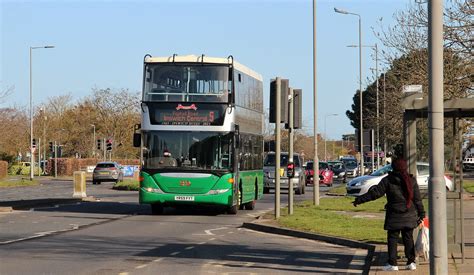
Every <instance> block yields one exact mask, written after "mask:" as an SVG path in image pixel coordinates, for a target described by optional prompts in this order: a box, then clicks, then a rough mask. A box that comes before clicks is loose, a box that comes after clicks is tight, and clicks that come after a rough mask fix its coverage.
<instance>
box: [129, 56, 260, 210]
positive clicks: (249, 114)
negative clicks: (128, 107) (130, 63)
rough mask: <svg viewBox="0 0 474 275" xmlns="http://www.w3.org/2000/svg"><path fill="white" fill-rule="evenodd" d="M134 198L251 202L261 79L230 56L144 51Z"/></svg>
mask: <svg viewBox="0 0 474 275" xmlns="http://www.w3.org/2000/svg"><path fill="white" fill-rule="evenodd" d="M141 111H142V114H141V116H142V119H141V127H140V130H139V133H137V134H136V135H135V137H134V144H135V145H139V146H140V147H141V152H142V153H141V160H142V165H141V172H140V203H142V204H150V205H151V208H152V212H153V213H154V214H160V213H162V212H163V207H165V206H177V205H215V206H224V207H226V208H227V210H228V212H229V213H232V214H235V213H237V211H238V210H239V209H243V208H245V209H248V210H251V209H254V208H255V203H256V200H258V199H259V198H261V197H262V194H263V124H264V114H263V85H262V77H261V75H260V74H258V73H256V72H254V71H253V70H251V69H249V68H247V67H245V66H243V65H241V64H239V63H237V62H236V61H234V60H233V57H232V56H229V57H228V58H212V57H206V56H204V55H201V56H194V55H189V56H177V55H173V56H171V57H152V56H150V55H146V56H145V58H144V76H143V98H142V103H141Z"/></svg>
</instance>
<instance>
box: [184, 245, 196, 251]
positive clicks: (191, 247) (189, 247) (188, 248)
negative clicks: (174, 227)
mask: <svg viewBox="0 0 474 275" xmlns="http://www.w3.org/2000/svg"><path fill="white" fill-rule="evenodd" d="M193 248H194V246H188V247H186V248H185V249H184V250H190V249H193Z"/></svg>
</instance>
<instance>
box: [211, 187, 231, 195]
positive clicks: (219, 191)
mask: <svg viewBox="0 0 474 275" xmlns="http://www.w3.org/2000/svg"><path fill="white" fill-rule="evenodd" d="M229 190H230V188H228V189H217V190H211V191H209V192H207V195H218V194H222V193H225V192H227V191H229Z"/></svg>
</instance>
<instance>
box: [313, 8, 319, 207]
mask: <svg viewBox="0 0 474 275" xmlns="http://www.w3.org/2000/svg"><path fill="white" fill-rule="evenodd" d="M316 82H317V78H316V0H313V131H314V137H313V142H314V162H313V163H314V165H313V169H314V174H315V175H319V165H318V163H319V160H318V112H317V108H318V104H317V103H318V97H317V92H316V91H317V85H316ZM313 204H314V205H319V177H313Z"/></svg>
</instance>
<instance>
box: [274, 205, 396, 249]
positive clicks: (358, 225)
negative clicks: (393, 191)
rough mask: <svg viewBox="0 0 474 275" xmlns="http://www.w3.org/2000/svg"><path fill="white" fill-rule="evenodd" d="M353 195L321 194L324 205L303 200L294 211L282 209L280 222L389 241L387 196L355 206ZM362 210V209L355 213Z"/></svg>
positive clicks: (348, 235)
mask: <svg viewBox="0 0 474 275" xmlns="http://www.w3.org/2000/svg"><path fill="white" fill-rule="evenodd" d="M353 200H354V199H353V198H348V197H337V198H321V200H320V205H319V206H314V205H312V202H303V203H301V204H297V205H295V208H294V214H293V215H291V216H288V215H287V214H286V213H287V211H282V216H281V218H280V219H278V221H277V222H278V224H279V225H280V226H283V227H286V228H291V229H296V230H301V231H307V232H314V233H319V234H323V235H329V236H336V237H342V238H347V239H352V240H357V241H363V242H369V243H385V242H386V238H387V236H386V232H385V230H383V223H384V214H383V212H384V205H385V203H386V199H385V198H380V199H378V200H376V201H372V202H368V203H365V204H362V205H359V206H357V207H354V206H353V205H352V204H351V202H352V201H353ZM354 212H359V213H354Z"/></svg>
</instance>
